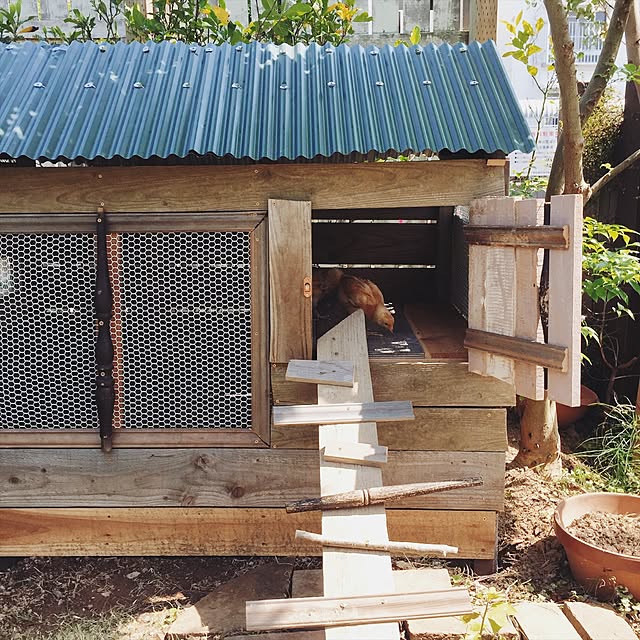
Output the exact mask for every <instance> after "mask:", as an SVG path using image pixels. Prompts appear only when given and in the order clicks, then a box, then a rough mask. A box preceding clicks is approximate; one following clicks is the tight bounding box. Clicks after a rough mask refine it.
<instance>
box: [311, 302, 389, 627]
mask: <svg viewBox="0 0 640 640" xmlns="http://www.w3.org/2000/svg"><path fill="white" fill-rule="evenodd" d="M317 350H318V358H320V359H322V360H333V359H341V360H350V361H352V362H353V375H354V385H353V387H351V388H346V387H337V386H329V385H318V404H319V405H326V404H335V403H351V402H366V403H368V402H373V386H372V384H371V375H370V372H369V355H368V351H367V338H366V328H365V321H364V313H363V312H362V310H360V309H358V310H357V311H356V312H355V313H352V314H351V315H350V316H349V317H347V318H346V319H345V320H343V321H342V322H341V323H340V324H338V325H337V326H336V327H334V328H333V329H331V330H330V331H328V332H327V333H325V334H324V335H323V336H322V337H321V338H320V339H319V340H318V343H317ZM318 442H319V446H320V449H322V448H323V447H326V446H334V445H339V444H340V443H342V442H345V443H353V442H360V443H362V444H369V445H371V446H377V445H378V435H377V430H376V424H375V422H369V423H366V422H365V423H360V424H338V425H322V426H320V427H319V428H318ZM382 485H383V480H382V471H381V469H379V468H376V467H370V466H360V465H351V464H344V463H340V462H331V461H328V460H324V459H323V458H322V457H321V458H320V495H321V496H325V495H331V494H336V493H342V492H344V491H350V490H353V489H368V488H370V487H380V486H382ZM322 534H323V535H325V536H329V537H332V538H340V539H347V540H355V541H358V540H362V539H364V538H367V537H369V536H370V537H373V538H375V540H377V541H380V542H385V541H388V540H389V534H388V531H387V517H386V513H385V508H384V506H383V505H375V506H374V505H372V506H368V507H364V508H361V509H344V510H341V511H339V512H324V511H323V512H322ZM391 571H392V569H391V557H390V555H389V554H388V553H384V552H380V551H379V552H366V553H363V552H361V551H357V550H352V549H332V548H323V549H322V573H323V579H324V594H325V596H327V597H331V596H339V597H343V596H349V595H358V596H360V595H368V594H372V593H375V592H376V591H378V592H379V591H380V590H382V591H385V592H387V591H388V592H393V589H394V585H393V578H392V575H391ZM325 633H326V638H327V640H347V639H353V640H359V639H361V640H364V639H368V638H372V639H373V638H375V639H378V638H379V639H380V640H385V639H389V640H398V639H399V637H400V635H399V629H398V625H397V624H394V623H383V624H377V625H375V626H371V625H368V626H365V627H362V626H356V627H352V628H345V627H337V628H332V629H328V630H327V631H326V632H325Z"/></svg>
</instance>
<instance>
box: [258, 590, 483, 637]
mask: <svg viewBox="0 0 640 640" xmlns="http://www.w3.org/2000/svg"><path fill="white" fill-rule="evenodd" d="M466 613H471V603H470V600H469V593H468V592H467V590H466V589H463V588H450V589H441V590H437V591H426V592H422V593H397V594H396V593H388V594H384V595H363V596H338V597H323V598H282V599H278V600H254V601H249V602H247V631H268V630H270V629H283V628H292V629H293V628H300V629H306V628H310V627H330V626H335V625H354V624H362V623H374V622H394V623H397V622H398V621H400V620H412V619H414V618H429V617H438V616H445V615H464V614H466ZM361 637H362V636H361Z"/></svg>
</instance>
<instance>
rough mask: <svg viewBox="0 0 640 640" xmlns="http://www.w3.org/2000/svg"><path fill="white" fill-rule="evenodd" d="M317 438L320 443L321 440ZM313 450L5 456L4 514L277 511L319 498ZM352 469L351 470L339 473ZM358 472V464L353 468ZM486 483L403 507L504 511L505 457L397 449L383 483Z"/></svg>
mask: <svg viewBox="0 0 640 640" xmlns="http://www.w3.org/2000/svg"><path fill="white" fill-rule="evenodd" d="M316 437H317V435H316ZM317 447H318V445H317V443H316V447H315V450H314V451H312V450H295V449H260V450H256V449H233V448H227V449H218V448H209V449H163V450H162V451H158V450H157V449H118V450H114V451H113V452H112V453H111V454H110V455H109V456H105V455H104V454H102V452H101V451H100V450H99V449H98V448H96V449H94V450H87V449H14V450H0V504H2V506H3V507H16V508H20V507H57V508H71V507H101V508H110V507H136V506H139V507H182V506H184V507H187V506H190V507H197V508H203V507H225V508H233V507H237V508H239V507H243V508H250V507H273V508H278V509H283V508H284V506H285V505H286V504H287V503H288V502H291V501H293V500H302V499H303V498H307V497H310V496H311V497H315V496H319V495H320V473H319V470H318V451H317ZM342 467H343V468H346V467H347V465H342ZM349 467H350V468H351V469H353V465H349ZM459 477H480V478H482V480H483V482H484V487H483V488H481V489H480V488H477V487H469V488H467V489H460V490H458V491H455V492H453V493H449V494H448V495H446V494H439V493H437V494H432V495H427V496H418V497H413V498H407V499H405V500H403V501H402V502H401V503H400V504H396V506H398V507H402V508H405V507H406V508H415V509H424V508H430V509H448V508H449V509H462V510H464V509H473V510H476V509H477V510H480V509H485V510H500V509H501V508H502V504H503V493H504V453H503V452H493V453H491V452H487V453H482V452H477V453H473V454H469V453H466V452H430V451H398V452H391V453H390V454H389V462H388V463H387V464H386V465H385V466H384V467H383V469H382V482H381V483H379V484H382V485H387V486H389V485H398V484H411V483H415V482H436V481H449V480H455V479H456V478H459Z"/></svg>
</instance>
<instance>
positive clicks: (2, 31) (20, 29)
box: [0, 0, 37, 42]
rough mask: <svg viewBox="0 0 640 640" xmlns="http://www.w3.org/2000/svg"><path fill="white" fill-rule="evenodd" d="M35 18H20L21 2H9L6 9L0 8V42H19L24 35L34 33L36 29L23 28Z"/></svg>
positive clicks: (17, 0) (20, 0)
mask: <svg viewBox="0 0 640 640" xmlns="http://www.w3.org/2000/svg"><path fill="white" fill-rule="evenodd" d="M35 17H36V16H27V17H26V18H23V17H22V0H16V1H15V2H10V3H9V6H8V7H7V8H6V9H3V8H2V7H0V42H8V41H11V40H20V39H21V38H22V37H23V35H22V34H24V33H29V32H31V31H35V30H36V29H37V27H25V25H26V24H27V22H31V21H32V20H34V19H35Z"/></svg>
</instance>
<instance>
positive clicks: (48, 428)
mask: <svg viewBox="0 0 640 640" xmlns="http://www.w3.org/2000/svg"><path fill="white" fill-rule="evenodd" d="M0 96H1V97H0V154H1V155H0V157H1V158H2V163H1V164H0V177H1V184H2V189H0V327H1V333H0V385H1V389H2V392H1V394H0V554H1V555H5V556H16V555H183V554H184V555H242V554H251V555H254V554H259V555H296V554H303V555H308V554H310V553H313V550H312V549H310V548H309V547H308V546H306V545H305V544H304V543H303V542H301V541H298V540H295V539H294V532H295V530H296V529H297V528H300V529H310V530H313V529H314V528H317V527H318V526H319V520H320V517H319V515H318V514H316V513H300V514H286V513H285V510H284V508H283V507H284V505H285V503H286V502H287V501H291V500H295V499H302V498H305V497H309V496H314V495H318V492H319V477H318V470H317V468H318V465H317V457H318V451H317V447H318V443H317V427H315V426H313V425H307V426H304V425H303V426H298V427H295V428H293V427H286V428H285V427H275V426H272V420H271V410H272V407H274V406H278V405H287V404H306V403H315V402H316V391H315V386H313V385H309V384H305V383H301V382H290V381H288V380H286V379H285V369H286V366H287V363H288V362H289V361H290V360H292V359H309V358H312V357H313V354H314V342H315V340H316V338H317V336H318V335H319V334H321V333H322V331H323V330H326V326H325V327H323V323H325V324H326V323H327V322H331V315H332V313H334V311H333V309H334V308H335V306H336V302H335V300H333V301H331V296H328V297H327V298H326V299H323V300H320V301H318V303H317V306H316V305H314V301H313V299H312V298H313V296H312V281H313V279H314V278H320V277H321V274H322V273H323V272H326V271H327V270H329V269H332V268H340V269H341V270H342V272H343V273H345V274H353V275H358V276H360V277H362V278H366V279H369V280H371V281H373V282H375V283H376V285H377V286H378V287H379V288H380V290H381V291H382V294H383V295H384V298H385V303H386V305H387V307H388V308H390V309H392V311H393V313H394V318H395V327H394V332H393V333H389V332H388V331H387V332H385V331H382V330H381V329H380V327H377V326H375V323H374V324H373V325H372V326H370V331H369V334H370V335H369V338H370V340H369V352H370V368H371V374H372V379H373V390H374V396H375V399H376V400H410V401H412V402H413V405H414V410H415V415H416V420H415V421H413V422H399V423H388V424H380V425H379V434H380V442H381V443H382V444H384V445H386V446H387V447H388V448H389V461H388V464H387V465H386V466H385V468H384V470H383V476H384V480H385V484H402V483H413V482H425V481H429V480H432V479H434V480H436V479H437V480H447V479H452V478H456V477H460V476H461V475H462V476H474V477H480V478H482V481H483V484H482V486H472V487H469V488H466V489H462V490H458V491H455V492H448V493H443V494H437V493H436V494H433V495H428V496H423V497H419V498H410V499H407V500H404V501H403V502H400V503H399V504H397V505H394V506H393V508H390V509H389V510H388V512H387V513H388V520H389V533H390V536H392V537H394V536H395V537H396V538H400V539H404V540H413V541H416V542H421V541H427V542H431V543H441V542H442V543H445V542H446V543H447V544H450V545H455V546H458V547H459V549H460V551H459V557H461V558H466V559H473V560H475V561H477V562H478V563H483V562H484V563H488V564H489V565H491V563H492V562H493V560H494V558H495V553H496V526H497V517H498V513H499V512H500V510H501V509H502V506H503V489H504V462H505V447H506V409H505V407H507V406H510V405H513V404H514V401H515V394H514V388H513V386H512V385H510V384H508V383H505V382H503V381H500V380H497V379H496V378H493V377H488V376H480V375H477V374H475V373H470V372H469V370H468V364H467V351H466V349H465V347H464V344H463V341H464V335H465V330H466V326H467V324H466V320H465V308H466V293H465V292H466V288H467V276H466V266H465V265H466V261H467V257H466V256H467V250H466V246H465V243H464V239H463V236H462V234H461V228H462V227H463V226H464V217H463V216H462V215H461V214H460V211H462V210H463V208H464V207H465V206H467V205H468V204H469V203H470V202H471V201H472V200H473V199H477V198H483V197H489V196H504V195H505V190H506V188H507V178H508V166H507V163H506V160H505V155H506V154H507V153H509V152H511V151H512V150H514V149H520V150H522V151H525V152H527V151H531V149H532V141H531V138H530V134H529V131H528V129H527V127H526V124H525V121H524V118H523V117H522V114H521V112H520V110H519V107H518V104H517V101H516V98H515V96H514V95H513V93H512V91H511V88H510V85H509V83H508V81H507V78H506V77H505V74H504V71H503V68H502V66H501V64H500V59H499V56H498V54H497V52H496V50H495V47H494V45H493V43H492V42H490V41H489V42H485V43H484V44H479V43H478V42H473V43H471V44H469V45H467V44H464V43H458V44H455V45H453V46H451V45H449V44H442V45H439V46H435V45H427V46H424V47H422V46H418V47H411V48H409V47H396V48H391V47H384V48H382V49H377V48H375V47H370V48H367V49H364V48H361V47H353V48H349V47H348V46H345V45H341V46H340V47H337V48H334V47H330V46H317V45H311V46H309V47H302V46H297V47H295V48H292V47H288V46H280V47H278V46H274V45H265V44H258V43H253V44H250V45H238V46H229V45H222V46H216V47H214V46H208V47H195V46H191V47H190V46H186V45H182V44H170V43H162V44H154V43H148V44H146V45H142V44H140V43H133V44H128V45H125V44H118V45H113V46H112V45H99V44H95V43H85V44H81V43H74V44H72V45H70V46H48V45H42V44H33V43H25V44H20V45H0ZM402 156H404V157H402ZM461 208H462V209H461ZM332 305H333V306H332ZM314 306H316V308H315V309H314Z"/></svg>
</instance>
